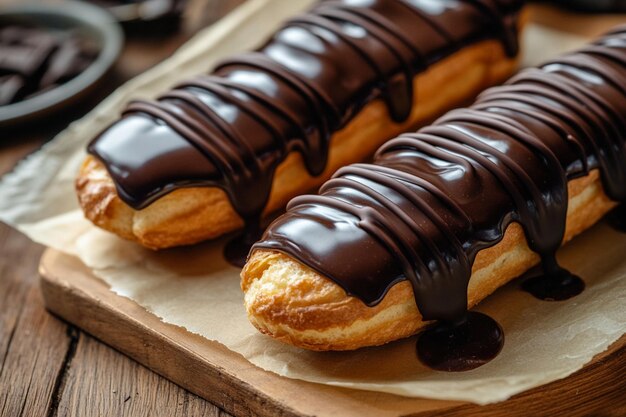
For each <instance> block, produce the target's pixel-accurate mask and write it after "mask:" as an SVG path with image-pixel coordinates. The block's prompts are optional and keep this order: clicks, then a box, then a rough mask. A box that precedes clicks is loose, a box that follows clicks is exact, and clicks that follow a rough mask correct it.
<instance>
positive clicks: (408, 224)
mask: <svg viewBox="0 0 626 417" xmlns="http://www.w3.org/2000/svg"><path fill="white" fill-rule="evenodd" d="M625 143H626V26H623V27H619V28H617V29H615V30H614V31H613V32H612V33H609V34H608V35H606V36H605V37H603V38H601V39H600V40H598V41H597V42H595V43H593V44H591V45H589V46H587V47H585V48H583V49H581V50H580V51H579V52H577V53H573V54H570V55H566V56H564V57H561V58H559V59H555V60H554V61H552V62H548V63H546V64H544V65H543V66H541V67H540V68H532V69H527V70H524V71H522V72H521V73H520V74H519V75H517V76H515V77H514V78H512V79H511V80H510V81H509V82H508V83H506V84H505V85H504V86H501V87H494V88H492V89H489V90H487V91H485V92H484V93H482V94H481V95H480V96H479V98H478V100H477V102H476V103H475V104H473V105H472V106H471V107H469V108H467V109H460V110H454V111H452V112H450V113H448V114H447V115H446V116H443V117H442V118H440V119H439V120H438V121H437V122H435V123H434V124H433V125H432V126H428V127H425V128H422V129H421V130H419V131H418V132H417V133H408V134H403V135H401V136H399V137H398V138H396V139H393V140H391V141H389V142H387V143H386V144H385V145H383V146H382V148H380V149H379V151H378V152H377V154H376V156H375V159H374V162H373V163H372V164H356V165H351V166H348V167H345V168H342V169H340V170H339V171H338V172H337V173H336V175H334V177H333V179H331V180H330V181H328V182H327V183H325V184H324V185H323V186H322V188H321V189H320V192H319V195H310V196H302V197H297V198H295V199H293V200H292V201H291V202H290V203H289V205H288V210H287V213H286V214H284V215H283V216H281V217H279V218H278V219H277V220H276V221H275V222H274V223H273V224H272V225H271V226H270V227H269V228H268V230H267V231H266V232H265V235H264V236H263V239H262V240H261V241H260V242H259V243H257V244H256V245H255V246H254V247H253V250H252V252H251V256H250V258H249V260H248V263H247V265H246V266H245V268H244V269H243V271H242V288H243V290H244V292H245V305H246V308H247V311H248V315H249V318H250V320H251V322H252V323H253V324H254V325H255V326H256V327H257V328H258V329H259V330H260V331H261V332H263V333H266V334H269V335H271V336H273V337H275V338H278V339H280V340H282V341H284V342H287V343H291V344H294V345H297V346H300V347H304V348H308V349H314V350H348V349H356V348H359V347H363V346H372V345H380V344H384V343H387V342H390V341H392V340H396V339H399V338H403V337H407V336H410V335H412V334H414V333H416V332H417V331H418V330H419V329H422V328H423V327H424V326H425V325H426V324H427V323H428V322H429V321H433V320H437V321H439V322H440V323H443V324H442V326H443V327H441V326H438V327H437V328H435V330H434V331H433V333H429V334H428V337H421V338H420V343H421V344H422V345H423V346H422V347H423V348H424V349H425V350H424V351H423V352H422V354H424V358H423V359H424V360H425V361H426V362H428V361H429V360H432V361H433V362H436V363H438V364H439V365H441V368H440V369H458V368H459V367H463V366H467V365H468V364H467V363H466V364H465V365H462V364H461V365H459V363H454V360H453V361H452V362H450V361H447V362H446V360H445V358H444V359H442V358H439V359H437V358H433V356H432V355H433V354H435V356H436V355H437V354H438V353H437V351H436V348H435V346H436V345H437V343H436V342H437V340H441V337H443V336H446V335H447V336H451V337H452V336H454V331H455V329H457V328H458V326H460V327H461V328H463V326H466V327H465V328H464V330H463V331H466V337H468V338H469V339H472V338H473V341H474V342H476V343H479V344H480V342H481V340H477V338H478V339H480V338H481V337H485V338H486V339H485V340H482V342H484V345H486V346H488V347H489V349H491V350H489V352H486V353H485V352H483V353H485V355H486V357H484V358H482V359H480V355H481V354H482V353H477V354H476V355H475V356H474V357H475V358H478V359H477V361H476V363H474V364H473V365H472V366H475V365H479V364H480V363H482V362H484V361H486V360H489V359H490V358H491V357H493V356H495V355H496V354H497V353H498V351H499V346H501V342H502V340H501V339H502V334H501V330H500V329H499V328H498V327H497V324H495V322H493V320H491V319H489V318H488V317H484V316H474V315H472V314H469V315H468V311H467V309H468V307H472V306H474V305H475V304H477V303H478V302H479V301H480V300H482V299H483V298H485V297H486V296H487V295H489V294H490V293H491V292H493V291H494V290H496V289H497V288H498V287H500V286H502V285H504V284H505V283H506V282H508V281H509V280H511V279H513V278H515V277H517V276H520V275H521V274H522V273H524V272H525V271H527V270H528V269H529V268H531V267H532V266H533V265H536V264H537V263H539V264H540V268H541V272H540V273H539V274H538V276H537V277H536V278H535V279H533V282H530V283H529V284H528V285H527V289H528V290H530V291H531V292H533V293H534V294H535V295H537V296H539V297H542V298H545V299H565V298H567V297H570V296H573V295H576V294H577V293H579V292H580V291H582V290H583V288H584V282H583V281H581V280H580V279H579V278H577V277H574V276H572V275H571V274H569V273H568V272H567V271H565V270H563V269H562V268H561V267H560V266H559V265H558V263H557V261H556V258H555V252H556V250H557V248H558V247H559V246H560V245H561V244H562V243H563V242H565V241H568V240H570V239H571V238H572V237H574V236H575V235H576V234H578V233H580V232H582V231H583V230H585V229H587V228H588V227H590V226H591V225H593V224H594V223H596V222H597V221H598V220H599V219H600V218H601V217H602V216H604V215H605V214H606V213H607V212H608V211H610V210H611V209H612V208H614V207H616V206H617V205H618V204H620V203H624V202H626V144H625ZM622 213H623V212H622ZM582 278H584V277H582ZM475 314H478V313H475ZM468 329H470V330H468ZM471 329H474V330H471ZM476 329H478V330H476ZM481 329H482V330H481ZM473 331H479V332H481V331H482V332H484V334H483V335H474V334H473V333H472V332H473ZM467 332H469V333H467ZM438 338H439V339H438ZM457 347H459V346H457ZM442 349H443V348H442ZM429 350H430V352H429ZM439 353H441V351H439ZM457 353H458V352H457ZM465 353H467V352H465ZM470 353H471V352H470ZM473 353H476V352H473ZM468 355H469V353H468ZM470 356H471V355H470ZM448 359H449V358H448ZM472 366H470V367H472ZM435 367H437V365H436V364H435Z"/></svg>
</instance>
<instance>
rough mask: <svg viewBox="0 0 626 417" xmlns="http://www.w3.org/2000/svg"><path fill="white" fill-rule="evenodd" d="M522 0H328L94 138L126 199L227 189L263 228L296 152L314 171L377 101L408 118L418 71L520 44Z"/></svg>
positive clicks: (138, 201)
mask: <svg viewBox="0 0 626 417" xmlns="http://www.w3.org/2000/svg"><path fill="white" fill-rule="evenodd" d="M522 4H523V1H522V0H465V1H452V0H445V1H437V2H434V1H423V0H403V1H399V0H356V1H355V0H350V1H348V0H341V1H322V2H320V3H319V4H318V5H317V6H316V7H315V8H314V9H313V10H312V11H310V12H309V13H306V14H303V15H301V16H298V17H296V18H294V19H292V20H291V21H290V22H288V23H287V24H286V25H285V27H284V28H283V29H281V30H280V31H278V32H277V33H276V35H275V36H274V37H273V39H272V40H270V41H269V42H268V43H267V44H266V45H265V46H263V47H262V48H260V49H259V50H258V51H256V52H252V53H248V54H244V55H240V56H237V57H235V58H233V59H230V60H228V61H225V62H222V63H221V64H220V65H219V66H218V67H217V68H216V69H215V70H214V74H213V75H210V76H209V75H207V76H201V77H198V78H196V79H195V80H192V81H190V82H186V83H183V84H181V85H179V86H177V87H176V88H175V89H174V90H173V91H171V92H169V93H167V94H165V95H163V96H161V97H160V98H159V99H158V100H156V101H144V102H135V103H131V104H130V105H129V106H128V108H127V109H126V111H125V112H124V117H123V118H122V119H121V120H120V121H118V122H117V123H115V124H114V125H113V126H111V127H110V128H109V129H107V130H106V131H105V132H103V133H102V134H101V135H100V136H99V137H98V138H96V139H95V140H94V141H93V142H92V143H91V144H90V145H89V148H88V150H89V152H90V153H91V154H93V155H95V156H96V157H97V158H99V159H100V160H101V161H102V162H103V163H104V164H105V166H106V167H107V169H108V171H109V173H110V175H111V177H112V178H113V180H114V182H115V184H116V187H117V190H118V194H119V196H120V198H121V199H122V200H124V201H125V202H126V203H127V204H129V205H130V206H131V207H133V208H135V209H142V208H144V207H146V206H148V205H149V204H151V203H152V202H154V201H155V200H156V199H158V198H160V197H162V196H163V195H165V194H167V193H169V192H171V191H173V190H175V189H177V188H181V187H197V186H214V187H219V188H221V189H223V190H224V191H225V192H226V194H227V195H228V197H229V199H230V201H231V203H232V205H233V207H234V209H235V210H236V211H237V213H238V214H239V215H240V217H242V218H243V219H244V221H245V223H246V228H247V230H246V232H245V234H246V235H248V236H253V235H255V233H259V232H258V230H254V227H255V225H258V224H259V219H260V216H261V213H262V211H263V209H264V208H265V206H266V204H267V200H268V197H269V193H270V188H271V184H272V179H273V175H274V172H275V170H276V168H277V166H278V165H279V164H280V162H282V161H283V160H284V159H285V157H286V156H287V155H288V154H289V153H290V152H293V151H296V152H299V153H300V154H301V155H302V156H303V160H304V162H305V165H306V168H307V169H308V172H309V173H310V174H311V175H312V176H316V175H319V174H321V173H322V172H323V171H324V168H325V167H326V163H327V158H328V147H329V140H330V137H331V135H332V134H333V132H335V131H337V130H338V129H340V128H341V127H343V126H344V125H345V124H346V123H347V122H348V121H350V120H351V119H352V118H353V116H354V115H355V114H357V113H358V112H359V110H360V109H361V108H362V107H363V106H365V105H366V104H367V103H368V102H370V101H372V100H374V99H376V98H381V99H383V100H384V101H385V102H386V104H387V108H388V110H389V114H390V116H391V118H392V119H393V120H395V121H397V122H401V121H404V120H406V119H407V117H408V116H409V114H410V112H411V107H412V103H413V95H414V91H413V78H414V76H415V75H416V74H417V73H419V72H421V71H423V70H424V69H425V68H427V67H428V66H429V65H431V64H432V63H434V62H437V61H438V60H440V59H442V58H443V57H445V56H447V55H449V54H451V53H453V52H455V51H457V50H458V49H460V48H462V47H463V46H465V45H467V44H469V43H473V42H477V41H480V40H483V39H489V38H499V39H501V41H502V42H503V44H504V47H505V48H506V50H507V51H508V52H509V53H510V54H511V55H513V54H515V53H516V52H517V30H516V16H517V13H518V11H519V9H520V8H521V6H522Z"/></svg>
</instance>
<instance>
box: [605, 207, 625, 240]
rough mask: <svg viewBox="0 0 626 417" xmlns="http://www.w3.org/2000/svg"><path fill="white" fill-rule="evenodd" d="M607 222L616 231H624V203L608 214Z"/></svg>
mask: <svg viewBox="0 0 626 417" xmlns="http://www.w3.org/2000/svg"><path fill="white" fill-rule="evenodd" d="M608 218H609V223H610V224H611V225H612V226H613V227H614V228H615V229H616V230H618V231H620V232H624V233H626V204H622V205H621V206H620V207H617V208H616V209H615V210H613V211H612V212H610V213H609V215H608Z"/></svg>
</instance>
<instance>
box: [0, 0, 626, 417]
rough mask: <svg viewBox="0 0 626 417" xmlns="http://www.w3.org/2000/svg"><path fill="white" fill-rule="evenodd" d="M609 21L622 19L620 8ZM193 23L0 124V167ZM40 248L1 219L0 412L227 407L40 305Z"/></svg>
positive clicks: (118, 412)
mask: <svg viewBox="0 0 626 417" xmlns="http://www.w3.org/2000/svg"><path fill="white" fill-rule="evenodd" d="M7 1H19V0H0V7H1V5H2V4H3V3H6V2H7ZM51 1H54V0H51ZM57 1H58V0H57ZM194 1H195V0H194ZM198 1H202V0H198ZM206 1H208V2H209V3H210V6H209V8H208V17H207V20H208V21H210V20H215V19H217V18H219V17H220V16H222V15H223V14H225V13H226V12H227V11H228V10H230V9H231V8H232V7H234V6H235V5H236V4H238V3H241V2H242V1H244V0H206ZM281 1H282V0H281ZM285 1H286V0H285ZM557 17H558V16H557ZM534 20H535V21H541V22H546V21H551V22H553V23H555V25H556V26H559V27H560V28H561V29H563V30H569V31H572V32H584V33H586V34H597V33H599V32H601V31H602V30H603V28H605V27H607V21H606V20H603V21H599V20H598V21H597V24H596V21H595V20H594V21H593V22H590V21H589V20H588V19H583V18H582V17H580V16H578V17H576V16H572V18H571V19H566V20H562V19H558V18H555V15H554V12H553V11H552V10H551V9H544V8H541V9H539V13H537V11H535V13H534ZM557 20H558V22H555V21H557ZM608 20H610V21H611V22H612V23H618V22H620V21H621V22H624V18H623V16H622V17H610V18H608ZM192 32H193V30H192V29H189V30H187V31H185V32H183V33H181V34H178V35H175V36H172V37H169V38H166V39H160V40H146V39H143V40H139V39H132V38H131V39H128V42H127V45H126V47H125V49H124V52H123V55H122V57H121V59H120V60H119V62H118V65H117V67H116V68H115V70H114V72H113V74H111V75H110V76H109V77H108V79H107V80H106V81H105V83H104V84H103V86H102V87H101V88H100V91H99V92H98V93H97V94H96V95H95V96H94V97H93V98H92V99H90V100H89V102H87V103H86V104H85V105H83V106H79V107H80V109H78V110H71V111H66V112H64V113H61V114H60V115H58V116H57V117H55V118H54V119H48V120H45V121H42V122H41V123H38V124H37V126H34V127H33V126H28V127H22V128H20V129H19V130H12V131H7V130H6V129H3V130H2V131H0V175H2V174H3V173H5V172H7V171H9V170H10V169H11V168H12V167H13V166H14V165H15V164H16V162H17V161H19V160H20V159H21V158H22V157H24V156H25V155H27V154H28V153H30V152H32V151H33V150H35V149H37V148H38V147H40V146H41V145H42V144H43V143H44V142H45V141H47V140H49V139H51V138H52V137H53V136H54V135H56V134H57V133H58V132H60V131H61V130H62V129H63V128H65V127H66V126H67V124H68V123H69V122H71V121H72V120H75V119H77V118H78V117H80V116H81V115H82V114H84V113H85V112H86V111H87V110H89V109H90V108H92V107H93V106H94V105H96V104H97V103H98V101H99V100H101V99H102V98H103V97H105V96H106V95H107V94H109V93H110V92H111V91H113V89H114V88H115V87H116V86H118V85H120V84H121V83H122V82H124V81H125V80H127V79H129V78H131V77H133V76H135V75H137V74H139V73H141V72H142V71H144V70H146V69H147V68H149V67H150V66H152V65H154V64H155V63H157V62H159V61H161V60H163V59H164V58H166V57H168V56H169V55H170V54H171V53H172V52H173V51H174V50H175V49H176V48H177V47H178V46H179V45H180V44H182V43H183V42H184V41H185V40H186V39H188V38H189V36H190V35H191V34H192ZM42 251H43V248H42V247H41V246H39V245H37V244H34V243H32V242H30V241H29V240H28V239H27V238H26V237H24V236H22V235H21V234H20V233H18V232H15V231H13V230H12V229H10V228H9V227H7V226H6V225H3V224H0V417H3V416H6V417H18V416H48V417H54V416H74V415H76V416H81V417H88V416H100V415H108V416H125V415H128V416H177V415H185V416H191V415H193V416H199V415H206V416H225V415H227V414H225V413H224V412H223V411H221V410H220V409H219V408H217V407H215V406H214V405H212V404H210V403H208V402H206V401H204V400H203V399H201V398H199V397H197V396H195V395H193V394H191V393H189V392H187V391H185V390H184V389H182V388H180V387H178V386H177V385H175V384H173V383H171V382H169V381H168V380H166V379H164V378H162V377H160V376H159V375H157V374H155V373H153V372H152V371H150V370H148V369H146V368H144V367H142V366H141V365H139V364H137V363H136V362H134V361H132V360H131V359H128V358H127V357H125V356H123V355H121V354H120V353H118V352H116V351H114V350H113V349H111V348H109V347H108V346H106V345H104V344H103V343H101V342H99V341H97V340H95V339H94V338H92V337H91V336H89V335H88V334H86V333H84V332H82V331H80V330H78V329H77V328H75V327H73V326H71V325H68V324H66V323H65V322H63V321H61V320H59V319H57V318H55V317H53V316H52V315H50V314H49V313H48V312H46V311H45V309H44V307H43V300H42V298H41V295H40V292H39V288H38V285H37V283H38V275H37V266H38V263H39V258H40V256H41V253H42Z"/></svg>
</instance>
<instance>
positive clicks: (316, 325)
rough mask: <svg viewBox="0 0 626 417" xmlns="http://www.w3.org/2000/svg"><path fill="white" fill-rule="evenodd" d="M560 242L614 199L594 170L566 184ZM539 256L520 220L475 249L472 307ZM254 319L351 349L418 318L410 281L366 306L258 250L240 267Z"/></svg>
mask: <svg viewBox="0 0 626 417" xmlns="http://www.w3.org/2000/svg"><path fill="white" fill-rule="evenodd" d="M568 189H569V196H570V197H569V208H568V214H567V230H566V233H565V239H564V242H567V241H569V240H570V239H572V238H573V237H574V236H576V235H577V234H579V233H581V232H582V231H584V230H586V229H587V228H589V227H591V226H592V225H593V224H594V223H596V222H597V221H598V220H599V219H600V218H601V217H602V216H604V214H606V213H607V212H608V211H610V210H611V209H612V208H613V207H615V206H616V203H615V202H613V201H611V200H610V199H609V198H608V197H607V196H606V195H605V193H604V191H603V188H602V184H601V181H600V175H599V173H598V171H597V170H594V171H592V172H591V173H590V174H589V175H588V176H586V177H582V178H578V179H575V180H572V181H570V182H569V184H568ZM538 262H539V258H538V256H537V255H536V254H535V253H534V252H532V251H531V250H530V249H529V248H528V245H527V243H526V238H525V236H524V233H523V231H522V228H521V226H520V225H519V224H517V223H513V224H511V225H510V226H509V228H508V229H507V231H506V233H505V235H504V238H503V240H502V241H501V242H500V243H498V244H497V245H494V246H492V247H490V248H488V249H485V250H483V251H481V252H479V253H478V255H477V257H476V260H475V262H474V265H473V268H472V277H471V279H470V282H469V287H468V306H469V307H470V308H471V307H473V306H475V305H476V304H478V303H479V302H480V301H481V300H483V299H484V298H485V297H487V296H488V295H489V294H491V293H492V292H494V291H495V290H496V289H498V288H499V287H501V286H502V285H504V284H506V283H507V282H509V281H510V280H512V279H513V278H515V277H518V276H520V275H521V274H523V273H524V272H525V271H527V270H528V269H530V268H531V267H532V266H534V265H536V264H537V263H538ZM241 277H242V281H241V287H242V289H243V291H244V293H245V306H246V310H247V312H248V317H249V319H250V321H251V323H252V324H253V325H254V326H255V327H257V328H258V329H259V331H261V332H262V333H265V334H268V335H270V336H272V337H274V338H276V339H279V340H281V341H283V342H285V343H289V344H292V345H295V346H298V347H302V348H306V349H311V350H352V349H357V348H360V347H365V346H376V345H382V344H385V343H388V342H391V341H393V340H397V339H401V338H405V337H408V336H411V335H413V334H415V333H416V332H417V331H419V330H420V329H422V328H423V327H424V326H426V325H427V324H428V323H427V322H424V321H422V319H421V316H420V313H419V311H418V309H417V306H416V304H415V299H414V295H413V290H412V288H411V286H410V284H409V282H408V281H402V282H400V283H398V284H396V285H395V286H393V287H392V288H391V290H390V291H389V292H388V293H387V295H386V296H385V297H384V299H383V300H382V301H381V303H380V304H378V305H376V306H374V307H368V306H367V305H365V304H364V303H363V302H362V301H361V300H359V299H358V298H355V297H351V296H348V295H346V293H345V291H344V290H343V289H342V288H341V287H339V286H338V285H337V284H335V283H334V282H333V281H331V280H330V279H328V278H326V277H324V276H321V275H320V274H318V273H317V272H315V271H313V270H312V269H311V268H309V267H307V266H305V265H303V264H301V263H299V262H297V261H296V260H294V259H292V258H290V257H289V256H287V255H285V254H283V253H280V252H276V251H270V250H261V249H260V250H256V251H255V252H253V253H252V255H251V257H250V259H249V260H248V263H247V264H246V266H245V268H244V269H243V271H242V272H241Z"/></svg>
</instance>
